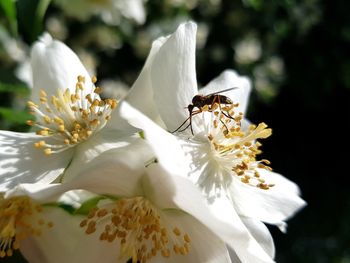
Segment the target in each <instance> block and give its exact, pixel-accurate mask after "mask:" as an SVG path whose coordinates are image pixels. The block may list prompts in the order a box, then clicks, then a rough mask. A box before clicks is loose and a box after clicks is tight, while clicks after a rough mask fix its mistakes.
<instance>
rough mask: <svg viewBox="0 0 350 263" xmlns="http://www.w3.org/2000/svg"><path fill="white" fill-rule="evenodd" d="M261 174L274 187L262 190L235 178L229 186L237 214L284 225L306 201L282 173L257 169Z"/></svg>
mask: <svg viewBox="0 0 350 263" xmlns="http://www.w3.org/2000/svg"><path fill="white" fill-rule="evenodd" d="M259 173H260V174H261V177H262V178H264V179H265V180H266V182H268V183H275V184H276V185H275V186H274V187H271V188H270V189H268V190H262V189H260V188H257V187H252V186H249V185H246V184H244V183H242V182H241V181H240V180H239V179H237V178H235V180H234V181H233V182H232V184H231V186H230V192H231V196H232V199H233V203H234V206H235V208H236V210H237V211H238V213H239V214H241V215H243V216H246V217H251V218H255V219H258V220H260V221H263V222H266V223H270V224H276V225H281V226H283V225H284V224H283V221H285V220H287V219H288V218H289V217H291V216H293V215H294V214H295V213H296V212H297V211H299V210H300V209H301V208H303V207H304V206H305V205H306V203H305V201H304V200H303V199H301V198H300V197H299V196H298V192H299V190H298V187H297V186H296V185H295V184H294V183H293V182H291V181H289V180H287V179H286V178H283V177H282V176H281V175H278V174H276V173H272V172H267V171H266V172H264V171H263V170H260V171H259Z"/></svg>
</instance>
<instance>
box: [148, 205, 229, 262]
mask: <svg viewBox="0 0 350 263" xmlns="http://www.w3.org/2000/svg"><path fill="white" fill-rule="evenodd" d="M163 215H164V219H165V220H166V223H169V224H171V226H173V227H175V226H176V227H178V228H179V229H180V231H181V232H182V233H187V234H188V236H189V237H190V239H191V243H190V251H189V253H188V254H187V255H185V256H182V255H176V254H174V253H173V252H171V253H172V254H171V256H170V257H169V258H168V259H167V260H164V258H163V257H160V256H159V257H156V258H154V260H152V262H159V263H161V262H169V263H177V262H184V263H185V262H188V263H192V262H207V263H225V262H227V263H229V262H231V260H230V257H229V255H228V251H227V249H226V246H225V244H224V243H223V242H222V241H221V240H220V239H219V238H218V237H217V236H216V235H214V234H213V233H212V232H211V231H210V230H209V229H208V228H206V227H205V226H204V225H203V224H201V223H200V222H198V221H197V220H196V219H195V218H193V217H191V216H190V215H188V214H185V213H182V212H179V211H174V210H167V211H164V212H163Z"/></svg>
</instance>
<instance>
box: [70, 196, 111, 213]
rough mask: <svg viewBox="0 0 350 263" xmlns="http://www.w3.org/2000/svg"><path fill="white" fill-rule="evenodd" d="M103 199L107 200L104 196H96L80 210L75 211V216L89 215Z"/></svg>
mask: <svg viewBox="0 0 350 263" xmlns="http://www.w3.org/2000/svg"><path fill="white" fill-rule="evenodd" d="M102 199H106V197H104V196H96V197H93V198H91V199H89V200H87V201H85V202H84V203H83V204H82V205H81V206H80V208H79V209H77V210H76V211H75V214H80V215H87V214H88V213H89V212H90V210H91V209H92V208H94V207H96V206H97V204H98V202H100V201H101V200H102Z"/></svg>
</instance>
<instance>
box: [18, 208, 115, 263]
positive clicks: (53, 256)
mask: <svg viewBox="0 0 350 263" xmlns="http://www.w3.org/2000/svg"><path fill="white" fill-rule="evenodd" d="M43 215H44V216H45V219H48V220H51V221H53V223H54V225H53V227H52V228H51V229H47V230H43V231H42V234H41V235H40V236H39V237H35V236H34V237H31V238H28V239H26V240H24V241H23V242H22V244H21V252H22V254H23V255H24V257H25V258H26V259H27V260H28V261H29V262H33V263H43V262H50V263H56V262H57V263H61V262H85V263H90V262H91V263H95V262H98V261H101V258H103V262H106V263H109V262H110V263H112V262H116V259H117V258H118V254H119V249H118V247H117V246H116V242H114V243H109V242H101V241H100V240H99V237H98V234H97V233H94V234H91V235H86V234H85V233H84V230H83V229H82V228H81V227H79V224H80V222H81V220H82V219H83V217H81V216H77V215H74V216H72V215H70V214H68V213H67V212H65V211H63V210H62V209H60V208H45V209H44V210H43Z"/></svg>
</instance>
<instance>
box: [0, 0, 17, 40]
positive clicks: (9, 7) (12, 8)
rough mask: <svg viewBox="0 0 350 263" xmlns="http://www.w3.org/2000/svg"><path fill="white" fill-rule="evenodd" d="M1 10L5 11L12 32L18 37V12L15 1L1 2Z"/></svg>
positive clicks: (2, 0)
mask: <svg viewBox="0 0 350 263" xmlns="http://www.w3.org/2000/svg"><path fill="white" fill-rule="evenodd" d="M0 8H1V9H2V10H3V11H4V14H5V16H6V17H7V19H8V21H9V24H10V28H11V31H12V33H13V34H14V35H17V12H16V3H15V1H14V0H1V1H0Z"/></svg>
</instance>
